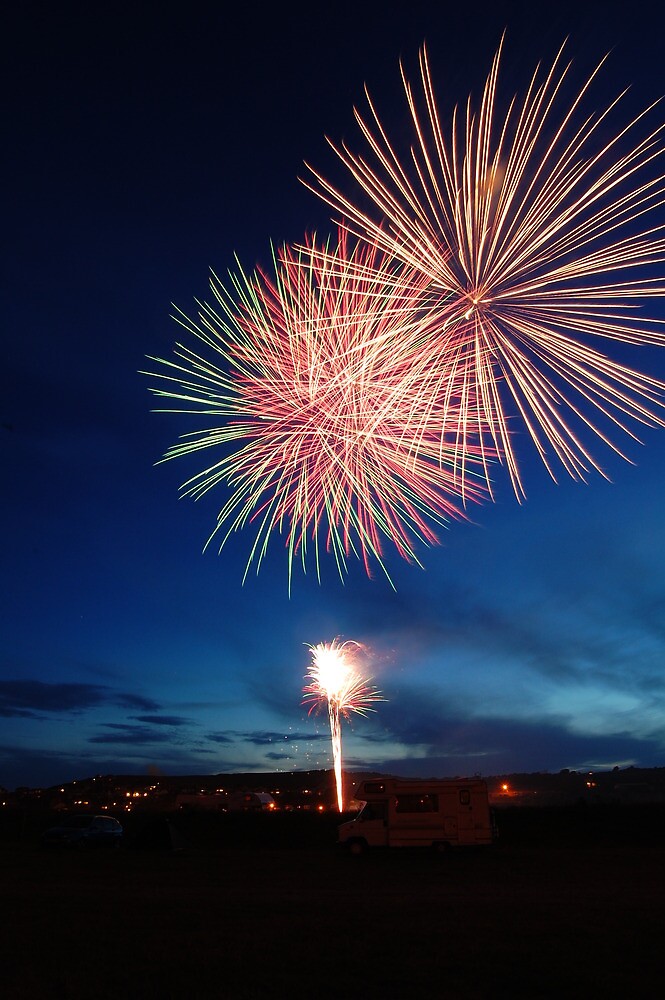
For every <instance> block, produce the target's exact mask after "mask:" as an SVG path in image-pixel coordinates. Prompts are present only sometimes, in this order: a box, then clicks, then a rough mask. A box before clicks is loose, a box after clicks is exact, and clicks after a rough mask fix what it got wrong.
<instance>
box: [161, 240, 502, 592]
mask: <svg viewBox="0 0 665 1000" xmlns="http://www.w3.org/2000/svg"><path fill="white" fill-rule="evenodd" d="M231 278H232V287H231V289H230V290H229V289H227V288H225V287H224V285H222V283H221V282H220V281H219V280H218V279H217V278H216V277H215V276H214V275H213V279H212V281H211V288H212V292H213V294H214V297H215V300H216V305H215V308H213V307H212V306H210V305H208V304H206V303H203V304H202V303H199V304H198V305H199V315H198V320H197V321H192V320H190V319H188V318H187V317H186V316H185V315H184V314H183V313H181V312H179V313H178V315H177V316H176V317H175V318H176V319H177V321H178V322H179V323H180V324H181V325H182V326H183V327H184V328H185V330H186V331H187V332H188V334H189V335H190V336H191V337H193V338H194V345H195V346H196V345H197V343H198V349H196V350H195V349H194V348H193V347H191V346H187V345H185V344H177V345H176V348H175V354H176V356H177V360H175V361H168V360H163V359H160V358H152V359H151V360H152V361H156V362H157V363H158V364H159V365H160V369H161V370H160V372H159V373H157V374H155V373H148V374H152V377H153V378H156V379H158V381H157V382H156V383H155V384H153V385H152V386H151V391H152V392H153V393H155V394H156V395H157V396H161V397H165V398H168V399H169V400H171V401H172V405H171V406H170V407H169V408H168V410H170V411H173V410H177V411H179V412H183V411H184V412H194V413H199V414H204V415H205V416H206V418H207V419H209V418H211V417H216V418H221V423H220V421H217V424H216V425H215V426H213V427H212V428H207V429H204V430H200V431H195V432H192V433H190V434H186V435H184V436H183V437H182V438H181V439H180V441H179V442H178V443H176V444H174V445H173V446H172V447H171V448H170V449H169V450H168V451H167V453H166V455H165V456H164V459H163V460H167V459H172V458H176V457H181V456H186V455H191V454H197V453H199V452H203V451H214V452H215V456H214V458H213V460H212V464H210V465H208V466H207V467H206V468H204V469H203V470H202V471H201V472H199V473H198V474H196V475H195V476H193V477H192V478H191V479H189V480H188V481H187V482H185V483H184V484H183V487H182V492H183V495H189V496H192V497H194V498H195V499H196V498H198V497H201V496H202V495H204V494H206V493H208V492H209V491H210V490H211V489H213V488H214V487H217V486H219V485H220V484H221V485H223V486H224V487H226V491H227V499H226V502H225V503H224V505H223V506H222V508H221V510H220V512H219V515H218V520H217V526H216V528H215V529H214V531H213V533H212V535H211V536H210V539H209V540H208V541H209V542H210V541H211V540H212V538H213V537H215V536H217V537H218V539H220V551H221V548H222V546H223V545H224V544H225V542H226V541H227V539H228V538H229V536H230V534H231V533H232V532H233V531H235V530H237V529H240V528H244V527H246V526H247V525H248V524H253V525H254V528H255V531H256V537H255V541H254V543H253V546H252V548H251V552H250V556H249V559H248V563H247V570H246V573H247V571H248V570H249V567H250V565H251V564H252V562H253V561H255V562H256V565H257V570H258V568H259V567H260V565H261V561H262V559H263V558H264V556H265V552H266V549H267V545H268V541H269V538H270V536H271V534H272V533H273V532H275V531H285V534H286V547H287V550H288V566H289V580H290V579H291V573H292V563H293V560H294V558H295V557H296V556H298V557H299V558H300V559H301V561H302V565H303V568H305V567H306V556H307V550H308V545H310V546H311V548H313V550H314V558H315V563H316V570H317V575H318V574H319V568H320V566H319V549H320V547H322V546H325V548H326V550H328V551H330V552H332V553H333V555H334V558H335V560H336V563H337V567H338V569H339V571H340V575H342V574H343V573H344V572H345V571H346V570H347V559H348V557H349V555H350V554H354V555H356V556H358V557H359V558H361V559H362V560H363V562H364V565H365V568H366V569H367V572H368V573H370V565H371V562H372V560H376V561H377V562H378V564H379V565H380V566H381V567H383V568H384V570H385V564H384V562H383V551H384V550H383V545H384V543H385V541H386V540H388V541H389V542H390V543H392V544H393V545H394V546H395V548H396V549H397V551H398V552H399V554H400V555H401V556H403V557H404V558H406V559H408V560H411V561H418V560H417V556H416V551H415V547H414V545H415V542H416V541H418V542H422V543H425V544H431V543H434V542H435V541H436V540H437V537H436V534H435V530H434V526H436V525H441V524H445V523H446V522H447V521H448V520H450V519H451V518H455V517H460V516H463V515H462V513H461V511H462V510H463V507H464V504H465V503H466V501H467V500H468V499H473V500H477V499H481V498H482V496H483V495H484V491H483V489H482V488H481V484H482V482H483V477H482V476H481V475H480V473H479V474H478V475H477V477H476V480H475V481H473V477H472V475H471V474H470V473H469V466H470V465H472V466H477V465H478V463H479V461H480V456H481V455H482V460H483V461H485V460H486V449H483V447H482V444H481V443H479V442H478V441H475V442H474V441H472V440H471V436H470V435H464V434H462V433H460V427H462V426H463V424H464V421H463V420H462V419H461V418H460V416H459V406H458V404H457V402H455V401H456V400H458V399H460V398H461V396H462V393H461V391H460V388H459V386H458V385H457V380H458V379H459V378H460V376H459V375H458V374H457V373H455V374H452V375H451V378H450V379H449V380H447V383H446V391H444V392H442V393H441V394H439V395H437V396H436V398H434V399H431V398H427V397H426V396H425V395H423V393H422V392H421V383H422V380H423V378H425V377H426V364H427V361H426V359H425V358H424V357H423V356H422V351H421V347H422V340H423V333H422V331H421V324H422V317H423V309H422V302H423V295H424V290H425V289H426V287H427V286H428V285H429V279H428V278H427V276H424V275H423V274H422V272H420V271H417V272H416V271H414V270H413V269H412V268H410V267H408V266H405V265H403V264H399V265H397V266H396V264H395V262H394V261H393V260H391V259H390V258H388V257H387V256H386V255H384V254H383V253H381V252H380V251H378V250H377V249H376V248H375V247H373V246H371V245H367V244H362V243H361V244H354V245H353V246H350V244H349V240H348V237H347V234H346V233H344V232H342V234H341V236H340V241H339V243H338V245H337V246H336V247H334V248H333V249H330V247H316V249H315V240H311V241H310V242H309V244H308V245H307V246H305V247H302V248H300V249H299V250H297V251H296V250H292V249H290V248H288V247H284V248H282V250H281V252H280V254H279V255H276V256H275V259H274V273H273V274H271V275H269V274H267V273H266V272H264V271H258V270H257V271H255V272H254V273H253V274H252V275H249V276H248V275H246V274H245V273H244V272H243V271H242V270H240V271H239V272H238V273H237V274H236V275H231ZM167 412H168V411H167ZM385 571H386V575H388V574H387V570H385Z"/></svg>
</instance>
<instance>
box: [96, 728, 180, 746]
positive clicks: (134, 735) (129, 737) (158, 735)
mask: <svg viewBox="0 0 665 1000" xmlns="http://www.w3.org/2000/svg"><path fill="white" fill-rule="evenodd" d="M104 726H105V728H106V729H110V730H111V732H110V733H100V734H98V735H97V736H91V737H89V739H88V743H128V744H131V745H132V746H137V745H140V744H144V743H171V742H173V737H172V735H171V734H170V733H167V732H164V731H163V730H161V731H160V730H156V729H149V728H147V727H146V726H132V725H129V724H123V723H119V722H106V723H104Z"/></svg>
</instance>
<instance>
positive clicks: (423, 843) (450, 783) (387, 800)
mask: <svg viewBox="0 0 665 1000" xmlns="http://www.w3.org/2000/svg"><path fill="white" fill-rule="evenodd" d="M354 798H356V799H358V800H359V801H361V802H363V803H364V805H363V808H362V809H361V811H360V813H359V814H358V816H357V817H356V819H354V820H351V821H350V822H348V823H342V825H341V826H340V827H339V831H338V840H339V843H340V844H344V845H345V846H346V847H348V849H349V850H350V851H351V853H352V854H361V853H363V851H366V850H367V848H369V847H433V848H435V849H436V850H440V851H445V850H448V849H449V848H452V847H462V846H465V845H469V846H475V845H479V844H491V843H492V842H493V840H494V837H495V830H494V825H493V822H492V816H491V813H490V808H489V799H488V794H487V785H486V784H485V782H484V781H483V780H482V779H481V778H442V779H439V780H434V779H433V780H430V781H425V780H422V779H413V780H411V779H409V778H380V779H372V780H368V781H362V782H361V783H360V784H359V785H358V787H357V788H356V790H355V792H354Z"/></svg>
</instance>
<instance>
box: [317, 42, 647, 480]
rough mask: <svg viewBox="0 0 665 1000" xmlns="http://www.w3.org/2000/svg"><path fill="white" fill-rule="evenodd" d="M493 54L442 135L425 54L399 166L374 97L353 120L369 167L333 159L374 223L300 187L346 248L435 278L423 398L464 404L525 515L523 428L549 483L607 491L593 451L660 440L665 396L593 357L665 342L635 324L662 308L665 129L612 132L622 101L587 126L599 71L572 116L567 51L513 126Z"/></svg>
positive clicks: (327, 190) (353, 208)
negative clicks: (363, 244) (600, 445)
mask: <svg viewBox="0 0 665 1000" xmlns="http://www.w3.org/2000/svg"><path fill="white" fill-rule="evenodd" d="M500 54H501V48H499V51H498V52H497V55H496V57H495V59H494V62H493V65H492V68H491V72H490V74H489V76H488V78H487V81H486V84H485V88H484V91H483V94H482V98H481V101H480V105H479V108H478V110H477V111H474V108H473V104H472V100H471V98H469V101H468V104H467V107H466V112H465V113H460V112H459V111H458V110H457V109H455V110H454V113H453V115H452V122H451V126H450V131H449V132H448V129H447V126H445V124H444V121H445V120H444V119H443V118H442V116H441V115H440V113H439V109H438V105H437V100H436V97H435V91H434V86H433V83H432V75H431V72H430V66H429V62H428V56H427V51H426V48H424V47H423V49H422V50H421V53H420V86H419V87H418V88H412V86H411V84H410V83H409V81H408V79H407V77H406V75H405V72H404V70H403V69H402V80H403V85H404V91H405V95H406V101H407V105H408V116H409V118H410V124H411V126H412V141H411V148H410V149H409V150H407V151H406V152H405V153H402V151H401V150H399V149H398V147H397V146H396V145H395V144H393V143H391V141H390V139H389V137H388V134H387V132H386V130H385V129H384V127H383V126H382V124H381V121H380V119H379V116H378V114H377V112H376V110H375V106H374V104H373V103H372V101H371V99H370V97H369V94H368V95H367V101H368V107H369V111H368V113H365V114H364V115H363V114H361V113H360V112H358V111H356V112H355V114H356V120H357V122H358V124H359V126H360V130H361V132H362V135H363V138H364V142H365V153H364V155H357V154H356V153H354V152H352V151H351V149H350V148H349V147H348V146H347V145H341V146H335V145H334V144H333V143H331V146H332V148H333V149H334V151H335V152H336V154H337V156H338V157H339V159H340V160H341V162H342V163H343V164H344V166H345V167H346V168H347V170H348V171H349V172H350V174H351V175H352V177H353V179H354V181H355V182H356V184H357V185H358V186H359V188H360V189H361V191H362V194H363V203H366V202H367V198H369V202H370V203H371V204H370V207H369V208H368V209H366V210H365V209H362V208H360V207H359V206H358V204H356V203H355V202H354V201H353V199H351V198H349V197H347V196H346V195H345V194H343V193H342V192H341V191H340V190H339V189H337V188H336V187H335V186H334V185H333V184H332V183H330V182H329V181H328V180H326V179H325V178H324V177H323V176H322V175H321V174H320V173H318V172H317V171H316V170H314V169H313V168H312V167H308V169H309V170H311V173H312V174H313V178H314V179H313V180H311V182H307V181H306V182H305V183H306V184H307V186H308V187H310V188H311V190H313V191H314V192H315V193H316V194H317V195H318V196H319V197H322V198H323V199H324V200H325V201H327V202H328V203H329V204H330V205H331V206H333V208H334V209H335V210H336V211H338V212H341V214H342V219H341V224H342V225H345V226H347V227H348V228H349V229H350V231H352V232H354V233H355V234H356V235H357V236H359V237H361V238H363V239H368V240H369V241H371V242H372V243H373V244H375V245H376V246H377V247H379V248H381V249H382V250H383V251H384V252H386V253H388V254H390V255H393V256H395V257H396V258H398V259H400V260H402V261H403V262H405V264H408V265H409V266H410V267H413V268H415V269H417V270H420V271H422V272H423V273H424V274H426V275H428V277H429V279H430V281H431V289H432V290H438V293H439V295H440V297H441V299H442V301H444V300H445V303H446V310H447V311H446V313H445V315H441V316H438V317H436V316H435V317H433V323H432V324H431V327H430V330H431V336H430V338H429V340H428V342H427V344H425V343H423V346H422V352H423V355H422V356H425V355H427V357H428V362H429V371H430V377H429V380H424V382H423V384H422V391H423V393H430V394H431V393H438V392H439V391H440V388H439V385H438V382H437V375H436V373H442V372H444V371H445V373H446V375H445V379H446V382H449V381H450V380H451V379H452V380H453V381H454V382H455V384H456V385H460V386H461V387H462V388H461V393H462V395H461V401H460V413H462V414H464V415H465V418H466V419H468V420H469V421H470V422H472V423H475V424H476V425H477V430H478V433H479V434H480V435H481V436H482V434H483V432H486V433H488V434H489V437H490V439H491V441H492V442H493V444H494V446H495V448H496V450H497V453H498V454H499V456H500V457H501V459H502V460H503V461H505V463H506V466H507V468H508V470H509V473H510V477H511V480H512V483H513V488H514V490H515V493H516V495H517V497H518V499H520V498H521V497H522V496H523V486H522V481H521V478H520V472H519V470H518V465H517V459H516V456H515V453H514V450H513V445H512V441H511V435H510V434H509V431H508V426H509V422H510V421H511V420H512V419H513V418H514V417H518V418H520V419H521V422H522V424H523V426H524V427H526V429H527V431H528V434H529V435H530V437H531V439H532V441H533V443H534V444H535V446H536V448H537V450H538V453H539V455H540V457H541V459H542V461H543V462H544V463H545V465H546V467H547V468H548V470H549V472H550V474H551V475H552V477H553V478H555V477H556V471H557V469H560V468H561V467H563V469H564V470H565V471H566V472H567V473H568V474H570V475H571V476H572V477H573V478H577V479H581V480H584V479H585V478H586V474H587V473H588V472H589V471H590V470H591V469H592V468H593V469H596V470H597V471H598V472H600V473H601V475H602V474H604V473H603V471H602V469H601V468H600V466H599V465H598V464H597V462H596V460H594V458H593V457H592V456H591V454H590V452H589V450H588V448H587V445H586V444H585V443H584V438H585V436H587V435H589V434H590V436H591V438H592V439H593V440H596V441H597V440H598V439H599V438H600V439H601V440H603V441H604V442H605V443H606V444H607V445H609V446H610V447H611V448H612V449H613V450H614V451H616V452H617V453H618V454H620V455H621V454H622V452H621V451H620V450H619V448H618V447H617V446H616V444H614V443H613V440H612V439H613V438H614V437H615V436H616V434H617V431H621V432H625V433H626V434H628V435H629V436H630V437H632V438H635V433H634V430H633V427H634V425H635V422H637V423H638V424H640V423H641V424H643V425H651V426H653V425H660V426H663V425H665V424H664V421H663V418H662V415H661V411H660V407H662V405H663V404H662V399H661V396H662V390H663V389H664V388H665V386H664V385H663V383H662V382H659V381H657V380H656V379H653V378H650V377H649V376H647V375H645V374H642V373H640V372H638V371H635V370H633V369H632V368H628V367H626V366H624V365H622V364H620V363H618V362H617V361H615V360H612V359H611V358H609V357H607V356H606V355H605V354H603V353H601V351H600V350H598V349H597V347H596V346H594V343H596V344H597V342H598V339H599V338H606V339H608V340H610V341H623V342H624V343H628V344H657V345H661V346H662V345H663V343H665V335H664V333H663V321H662V320H658V319H655V318H651V317H649V316H645V315H644V314H642V313H641V312H638V307H639V306H642V305H644V304H645V303H648V301H649V299H652V298H653V297H662V296H663V295H664V294H665V279H664V278H663V277H662V270H663V269H662V264H663V262H664V260H665V239H664V233H665V224H664V223H663V221H662V214H661V215H660V217H659V218H653V217H652V216H653V213H654V211H655V210H657V209H662V207H663V204H664V202H665V175H664V174H663V173H662V172H660V173H659V171H662V169H663V168H662V166H659V164H660V162H661V161H660V159H659V158H660V157H662V153H663V149H664V146H663V129H664V128H665V126H663V125H659V126H657V127H656V128H654V129H651V130H650V129H649V128H648V127H645V124H646V121H647V115H648V113H649V112H650V111H651V110H652V108H647V109H646V110H645V111H644V112H642V113H641V114H638V115H637V116H636V117H635V118H633V119H632V120H628V121H626V122H624V123H619V124H617V125H612V124H611V122H612V121H613V120H614V118H615V114H616V112H617V107H618V105H619V104H620V100H621V97H623V95H620V96H619V97H618V98H617V99H616V100H614V101H612V102H611V103H610V104H609V105H606V106H604V107H603V108H602V109H601V111H600V113H594V112H590V113H588V114H587V113H586V112H583V110H582V108H583V105H584V103H585V101H586V99H587V92H588V91H589V90H590V88H591V86H592V84H593V81H594V78H595V76H596V74H597V73H598V71H599V69H600V66H602V63H601V64H600V66H598V67H597V68H596V70H595V71H594V72H593V73H592V74H591V76H590V77H589V78H588V80H587V81H586V82H585V84H584V86H583V87H582V89H581V91H580V92H579V93H578V94H577V95H576V96H575V97H574V98H573V99H572V101H569V100H567V99H566V98H565V96H564V94H565V91H566V88H567V86H568V80H567V77H568V73H569V69H570V63H568V64H567V65H566V64H565V63H564V58H563V49H562V50H561V51H559V53H558V55H557V57H556V59H555V60H554V62H553V64H552V66H551V68H550V69H549V70H545V71H542V70H540V69H537V70H536V72H535V73H534V75H533V77H532V79H531V81H530V84H529V86H528V88H527V90H526V94H525V96H524V97H523V98H521V99H518V98H515V99H513V100H512V101H511V102H510V103H509V105H508V110H507V112H506V113H505V114H503V113H502V112H501V111H500V110H499V101H498V99H497V79H498V71H499V59H500ZM652 107H653V106H652ZM371 205H373V207H371ZM654 274H656V275H658V274H660V275H661V276H660V277H654ZM590 414H591V415H590ZM635 439H636V438H635ZM622 457H626V456H625V455H623V456H622ZM488 487H489V488H490V491H491V484H490V482H489V478H488Z"/></svg>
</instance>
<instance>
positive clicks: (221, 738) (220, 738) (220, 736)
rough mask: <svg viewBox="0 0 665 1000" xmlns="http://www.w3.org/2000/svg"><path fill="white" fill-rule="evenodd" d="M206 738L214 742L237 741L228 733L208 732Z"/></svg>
mask: <svg viewBox="0 0 665 1000" xmlns="http://www.w3.org/2000/svg"><path fill="white" fill-rule="evenodd" d="M206 739H208V740H212V742H213V743H235V740H234V739H233V737H232V736H227V734H226V733H208V735H207V736H206ZM210 752H212V751H210Z"/></svg>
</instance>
